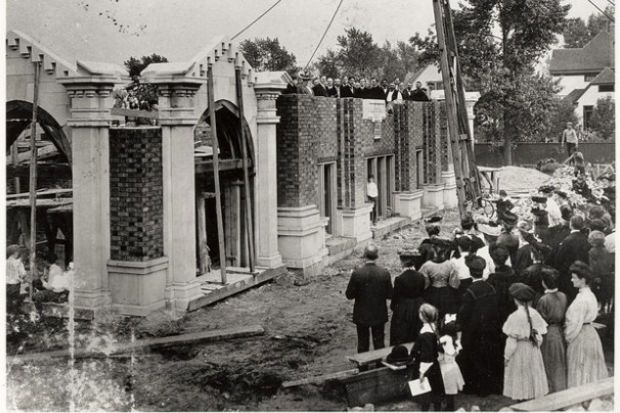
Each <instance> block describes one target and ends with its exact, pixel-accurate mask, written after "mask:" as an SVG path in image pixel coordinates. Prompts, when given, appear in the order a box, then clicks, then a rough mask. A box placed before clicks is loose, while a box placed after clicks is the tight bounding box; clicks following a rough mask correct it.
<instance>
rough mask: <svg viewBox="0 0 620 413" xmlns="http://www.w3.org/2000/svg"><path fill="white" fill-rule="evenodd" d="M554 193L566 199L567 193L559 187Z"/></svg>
mask: <svg viewBox="0 0 620 413" xmlns="http://www.w3.org/2000/svg"><path fill="white" fill-rule="evenodd" d="M555 193H556V194H557V195H558V196H559V197H560V198H564V199H568V194H567V193H566V192H564V191H562V190H560V189H556V190H555Z"/></svg>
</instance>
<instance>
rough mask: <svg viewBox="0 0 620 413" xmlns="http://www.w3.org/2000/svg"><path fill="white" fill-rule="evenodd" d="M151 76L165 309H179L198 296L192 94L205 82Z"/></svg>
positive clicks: (158, 74)
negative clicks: (158, 140) (158, 145)
mask: <svg viewBox="0 0 620 413" xmlns="http://www.w3.org/2000/svg"><path fill="white" fill-rule="evenodd" d="M151 76H152V78H150V79H149V80H150V82H151V83H154V84H157V85H158V91H159V123H160V125H161V129H162V166H163V194H164V200H163V211H164V224H163V227H164V254H165V255H166V256H167V257H168V272H167V277H166V289H165V299H166V309H167V310H170V311H173V312H176V313H183V312H185V311H187V309H188V306H189V304H190V302H191V301H193V300H195V299H198V298H200V297H201V296H202V293H201V291H200V284H199V283H198V282H197V281H196V188H195V175H194V127H195V125H196V124H197V123H198V118H199V115H198V114H196V111H195V106H194V98H195V95H196V92H197V90H198V89H199V88H200V86H201V85H202V84H203V83H204V80H201V79H195V78H191V79H190V78H179V79H176V78H175V81H174V82H171V81H170V77H169V76H168V75H167V74H166V73H165V72H162V73H161V74H160V73H156V72H155V73H153V74H152V75H151ZM202 90H204V89H202Z"/></svg>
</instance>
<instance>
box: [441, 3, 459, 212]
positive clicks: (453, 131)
mask: <svg viewBox="0 0 620 413" xmlns="http://www.w3.org/2000/svg"><path fill="white" fill-rule="evenodd" d="M433 10H434V13H435V26H436V30H437V43H438V45H439V51H440V53H441V77H442V78H443V84H444V91H445V98H446V115H447V118H448V133H449V135H450V140H449V142H450V143H449V144H450V148H451V150H452V163H453V165H454V176H455V178H456V190H457V195H458V200H459V202H458V204H459V213H460V215H461V218H463V217H464V216H465V214H466V212H467V211H466V207H465V200H466V198H465V188H464V181H463V170H462V169H461V167H462V162H461V151H460V146H459V145H460V143H459V139H460V134H459V126H458V117H457V108H456V102H455V96H454V95H453V92H454V83H453V77H452V73H451V72H452V70H451V67H450V61H449V56H448V53H449V52H450V50H449V49H448V47H447V44H446V33H445V20H444V15H443V13H444V11H443V3H442V0H433ZM448 12H449V11H448Z"/></svg>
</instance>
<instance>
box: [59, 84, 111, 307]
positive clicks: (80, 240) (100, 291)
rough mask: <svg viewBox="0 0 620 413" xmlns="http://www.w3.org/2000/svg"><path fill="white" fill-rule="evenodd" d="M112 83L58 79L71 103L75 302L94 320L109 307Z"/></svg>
mask: <svg viewBox="0 0 620 413" xmlns="http://www.w3.org/2000/svg"><path fill="white" fill-rule="evenodd" d="M115 83H120V78H118V77H116V76H106V75H102V76H90V77H88V76H80V77H68V78H65V79H63V80H62V84H63V85H64V86H65V88H66V90H67V93H68V95H69V99H70V101H71V106H70V111H71V119H69V120H68V122H67V125H68V126H69V127H70V128H71V154H72V159H73V164H72V173H73V261H74V265H75V281H74V282H75V285H74V288H75V289H74V298H75V301H74V303H75V307H76V309H80V310H86V311H88V312H91V313H94V314H95V316H96V314H97V313H98V312H100V310H105V309H107V308H109V306H110V303H111V298H110V286H109V282H108V271H107V267H106V265H107V261H108V259H109V258H110V176H109V161H108V159H109V142H108V131H109V125H110V122H111V120H112V116H111V115H110V108H111V107H112V106H113V98H112V96H111V92H112V89H113V88H114V84H115Z"/></svg>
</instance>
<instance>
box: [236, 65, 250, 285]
mask: <svg viewBox="0 0 620 413" xmlns="http://www.w3.org/2000/svg"><path fill="white" fill-rule="evenodd" d="M235 89H236V91H237V103H238V105H239V133H240V134H241V160H242V163H243V189H244V195H245V196H244V197H245V213H244V217H245V228H246V233H247V239H248V249H249V251H248V261H249V264H250V272H252V273H254V261H255V250H254V225H253V223H252V222H253V219H252V215H253V213H254V209H253V208H252V198H251V191H250V178H249V175H248V136H246V135H245V124H244V120H245V116H244V110H243V86H242V83H241V66H240V65H239V55H237V58H236V61H235Z"/></svg>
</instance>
